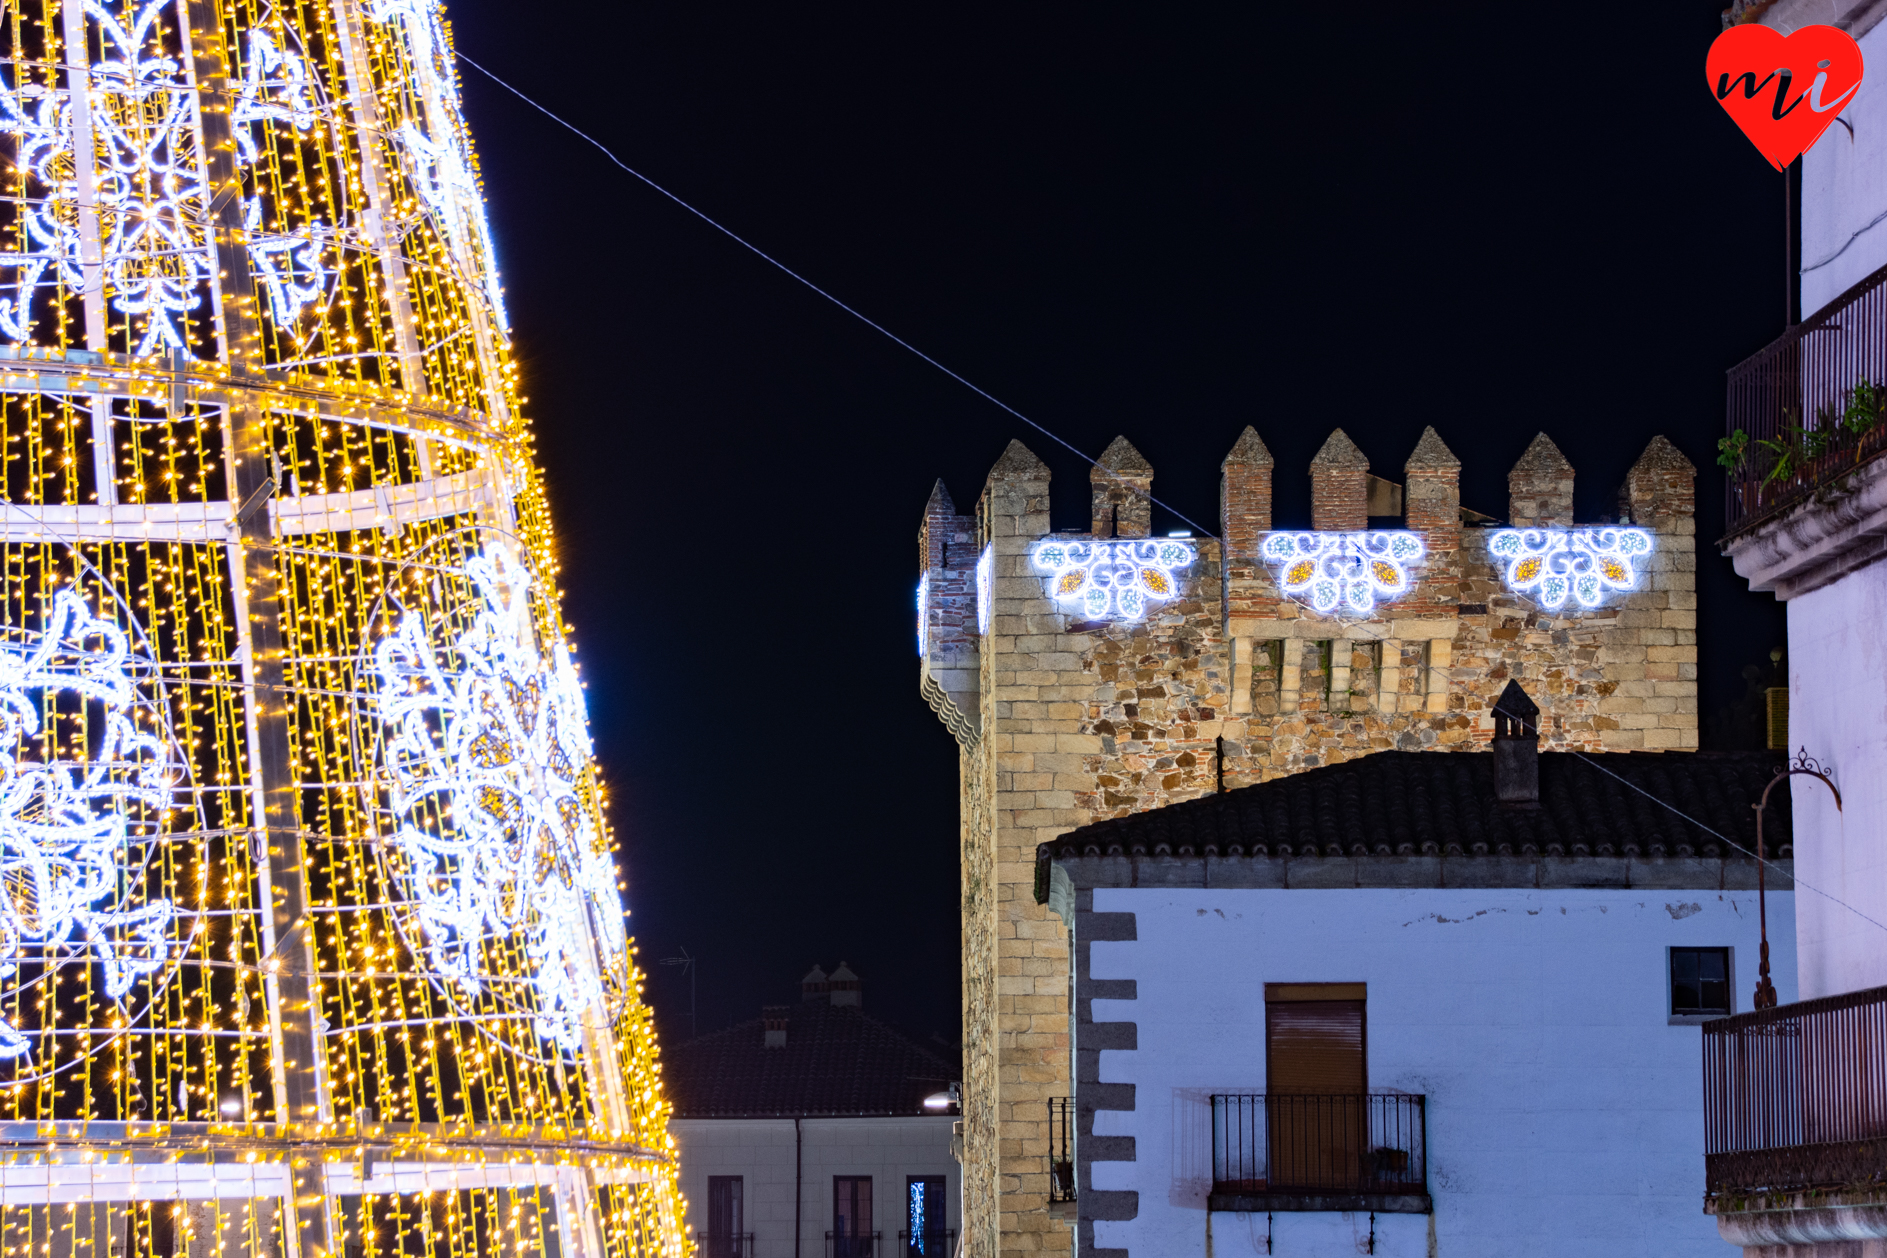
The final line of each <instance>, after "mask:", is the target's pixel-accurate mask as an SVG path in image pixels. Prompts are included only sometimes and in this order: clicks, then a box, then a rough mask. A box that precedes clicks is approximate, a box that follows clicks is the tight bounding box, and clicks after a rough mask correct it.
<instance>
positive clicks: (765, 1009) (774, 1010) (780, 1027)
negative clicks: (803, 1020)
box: [760, 1005, 789, 1048]
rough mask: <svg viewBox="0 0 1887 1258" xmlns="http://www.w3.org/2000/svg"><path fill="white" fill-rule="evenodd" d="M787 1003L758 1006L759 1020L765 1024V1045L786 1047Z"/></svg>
mask: <svg viewBox="0 0 1887 1258" xmlns="http://www.w3.org/2000/svg"><path fill="white" fill-rule="evenodd" d="M788 1008H789V1006H787V1005H762V1006H760V1020H761V1021H762V1022H764V1023H765V1024H766V1028H767V1038H766V1047H768V1048H785V1047H786V1011H787V1009H788Z"/></svg>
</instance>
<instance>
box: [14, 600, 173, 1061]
mask: <svg viewBox="0 0 1887 1258" xmlns="http://www.w3.org/2000/svg"><path fill="white" fill-rule="evenodd" d="M155 673H156V666H155V665H153V664H152V663H151V662H150V661H149V660H148V659H145V658H142V657H140V656H138V655H137V654H135V653H134V652H133V651H132V648H131V642H130V639H129V637H128V636H127V635H126V633H125V631H124V630H123V629H121V628H119V627H118V626H117V625H115V624H112V623H111V622H110V621H107V620H101V619H99V618H98V617H97V616H94V615H93V614H92V612H91V610H90V609H89V608H88V607H87V606H86V605H85V603H84V601H83V600H82V599H80V598H79V596H78V595H77V594H75V593H73V592H72V591H71V590H60V591H59V592H58V594H56V595H54V597H53V601H52V607H51V610H50V611H49V613H48V614H47V616H46V620H45V624H44V627H43V628H42V629H41V631H40V632H39V634H38V635H37V636H25V635H23V636H22V640H19V641H17V642H15V643H13V644H10V645H5V646H0V979H10V978H12V977H13V976H14V975H15V974H16V973H18V972H19V969H20V966H21V964H22V963H23V962H35V963H37V964H40V965H46V966H57V965H59V964H62V963H63V962H64V961H67V960H80V961H83V959H84V958H85V957H86V956H87V955H88V954H89V955H90V956H91V957H93V958H95V959H96V960H97V961H98V963H99V964H100V965H101V966H102V967H103V968H104V971H105V995H106V996H107V997H109V998H110V999H112V1000H121V999H122V998H123V997H124V996H125V995H126V994H127V993H128V992H130V990H131V987H132V985H133V984H134V983H136V982H137V980H138V979H140V978H144V977H148V976H150V975H152V974H155V973H156V972H157V971H158V970H160V969H162V968H163V967H164V965H165V963H166V961H167V960H168V956H169V938H170V928H171V923H172V921H173V920H174V919H175V917H176V909H175V907H174V906H173V905H172V904H171V902H170V901H169V900H164V899H147V898H145V897H144V896H143V894H142V890H143V889H142V885H141V883H142V870H141V869H140V865H141V864H142V858H143V856H144V854H145V853H146V852H148V849H149V845H150V844H151V843H152V842H153V841H154V838H155V833H156V830H157V827H158V826H159V825H160V824H161V822H162V821H163V819H164V817H165V814H166V812H167V810H169V809H170V808H171V807H172V805H173V804H174V802H175V788H176V782H177V778H178V776H179V769H178V766H177V763H176V759H175V756H174V755H173V752H172V749H171V747H170V745H169V743H168V741H167V740H166V739H165V738H164V737H162V736H161V734H160V732H156V729H154V728H147V729H140V728H139V722H138V720H137V719H134V718H135V717H137V716H139V715H140V714H141V716H142V718H143V720H144V723H145V724H146V725H148V726H151V727H157V728H161V723H162V717H161V714H159V713H158V711H157V710H156V709H155V708H154V707H153V706H152V705H151V704H150V703H149V702H148V701H147V700H145V699H144V698H143V697H142V696H140V694H139V693H138V686H139V682H140V680H146V681H148V680H149V679H150V678H151V677H152V676H153V675H154V674H155ZM88 710H89V711H90V712H93V713H102V716H103V720H102V727H89V728H88V722H87V712H88ZM31 1047H32V1038H31V1037H30V1036H29V1035H28V1034H27V1033H26V1032H25V1031H23V1030H22V1029H21V1028H20V1027H18V1026H15V1025H14V1024H13V1023H11V1022H9V1021H6V1020H4V1019H0V1059H4V1058H12V1057H18V1056H20V1055H21V1054H22V1053H25V1052H26V1051H27V1050H28V1049H30V1048H31Z"/></svg>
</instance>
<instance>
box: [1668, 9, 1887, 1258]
mask: <svg viewBox="0 0 1887 1258" xmlns="http://www.w3.org/2000/svg"><path fill="white" fill-rule="evenodd" d="M1883 17H1887V3H1883V2H1882V0H1859V2H1857V0H1832V2H1831V0H1812V2H1811V0H1779V2H1777V3H1774V4H1770V5H1754V4H1747V3H1742V2H1741V0H1739V3H1738V4H1737V5H1736V6H1735V7H1734V8H1733V9H1732V10H1731V13H1730V18H1731V20H1736V21H1756V22H1761V23H1762V24H1764V25H1767V26H1770V27H1772V28H1774V29H1776V30H1778V31H1780V32H1782V33H1783V34H1785V35H1786V34H1789V33H1791V32H1793V31H1796V30H1798V29H1800V28H1801V27H1804V26H1808V25H1814V24H1832V25H1835V26H1838V27H1840V28H1842V29H1844V30H1846V31H1847V32H1848V34H1850V35H1851V36H1853V37H1854V38H1855V39H1856V40H1857V41H1858V42H1859V44H1860V47H1861V52H1862V56H1863V58H1864V59H1865V60H1866V62H1867V63H1868V65H1869V66H1870V67H1871V68H1872V70H1873V73H1872V76H1871V77H1869V78H1865V79H1864V80H1863V81H1862V83H1861V85H1860V87H1859V89H1858V90H1857V91H1855V93H1854V95H1853V97H1852V98H1851V99H1850V100H1849V101H1848V103H1847V104H1846V105H1845V107H1844V108H1843V109H1842V110H1841V112H1840V115H1839V125H1835V126H1831V127H1829V129H1828V130H1827V131H1825V132H1824V133H1823V134H1822V136H1821V138H1820V139H1819V140H1818V141H1817V142H1816V143H1815V144H1814V145H1813V146H1812V147H1811V148H1810V149H1809V150H1808V151H1807V152H1806V153H1805V154H1803V156H1802V159H1801V161H1802V204H1801V233H1802V245H1801V264H1800V300H1801V307H1802V310H1803V311H1804V312H1805V314H1804V318H1803V320H1802V322H1801V323H1800V324H1799V325H1797V326H1795V327H1792V328H1790V329H1789V330H1788V331H1786V332H1785V333H1784V334H1783V335H1782V336H1781V337H1779V338H1778V339H1777V340H1776V341H1775V342H1773V343H1772V344H1771V345H1769V346H1767V347H1765V348H1764V349H1763V350H1762V351H1760V352H1759V353H1757V354H1755V355H1752V356H1751V357H1750V358H1749V359H1748V360H1746V361H1745V362H1743V363H1740V364H1738V365H1737V366H1736V367H1734V368H1733V369H1732V370H1731V371H1730V377H1729V406H1728V415H1727V422H1726V425H1725V428H1726V435H1725V445H1726V448H1728V449H1730V450H1733V451H1742V452H1743V453H1742V457H1741V460H1740V461H1738V460H1737V459H1736V458H1735V457H1732V458H1731V462H1732V463H1733V464H1734V465H1733V466H1731V467H1730V473H1729V493H1728V502H1729V511H1728V518H1727V520H1726V531H1725V535H1724V537H1723V540H1722V543H1721V546H1722V549H1723V551H1724V552H1725V553H1726V554H1727V555H1728V556H1729V557H1730V559H1731V560H1732V562H1733V563H1734V564H1735V567H1736V570H1737V572H1738V573H1739V574H1740V575H1742V576H1743V577H1745V578H1746V579H1748V581H1749V583H1750V588H1751V589H1753V590H1759V591H1768V592H1770V593H1773V594H1774V595H1775V596H1776V597H1777V598H1778V599H1781V600H1783V601H1784V602H1785V603H1786V604H1787V606H1788V644H1789V649H1788V674H1789V709H1788V741H1789V744H1790V746H1791V747H1792V748H1794V749H1796V750H1797V751H1798V752H1799V753H1801V754H1802V755H1803V756H1805V757H1806V759H1805V760H1804V761H1803V762H1802V765H1801V767H1803V768H1810V769H1814V770H1816V771H1817V773H1816V774H1809V773H1798V774H1796V775H1794V776H1792V777H1791V779H1790V782H1789V786H1788V789H1789V790H1790V792H1791V793H1792V795H1793V809H1794V822H1795V830H1796V834H1797V836H1798V837H1799V843H1798V844H1797V845H1796V865H1795V870H1796V873H1797V874H1798V875H1799V876H1800V879H1801V882H1800V886H1801V888H1802V894H1801V896H1800V900H1799V903H1798V912H1797V917H1796V928H1797V948H1796V957H1797V965H1798V967H1799V976H1800V981H1799V985H1798V990H1799V994H1800V997H1801V1000H1800V1002H1799V1003H1797V1004H1794V1005H1790V1004H1788V1003H1786V1002H1787V996H1786V994H1785V995H1784V997H1783V1000H1784V1002H1785V1003H1784V1004H1783V1005H1782V1006H1780V1007H1778V1008H1776V1009H1773V1010H1770V1011H1767V1012H1762V1013H1755V1014H1748V1015H1743V1016H1741V1017H1738V1018H1737V1019H1734V1020H1733V1022H1732V1024H1730V1025H1729V1026H1727V1027H1726V1028H1724V1029H1723V1031H1722V1032H1721V1033H1720V1037H1719V1038H1718V1040H1717V1042H1718V1044H1719V1047H1718V1048H1717V1049H1715V1050H1713V1051H1709V1052H1706V1055H1705V1058H1706V1060H1705V1089H1706V1098H1707V1103H1708V1104H1709V1105H1710V1106H1711V1107H1712V1110H1713V1113H1715V1114H1717V1115H1718V1116H1719V1117H1718V1119H1717V1120H1716V1121H1715V1122H1714V1123H1713V1125H1712V1127H1711V1128H1710V1130H1709V1132H1708V1133H1707V1148H1706V1154H1707V1159H1708V1165H1709V1178H1710V1194H1709V1197H1708V1199H1707V1208H1708V1209H1709V1210H1710V1211H1711V1212H1712V1213H1713V1214H1715V1215H1716V1217H1717V1221H1718V1225H1719V1227H1720V1229H1721V1233H1722V1236H1723V1238H1724V1239H1725V1240H1727V1241H1729V1242H1731V1243H1732V1244H1735V1245H1738V1246H1741V1247H1742V1248H1743V1250H1744V1253H1745V1255H1746V1256H1747V1258H1837V1256H1839V1258H1857V1256H1859V1255H1862V1254H1866V1255H1868V1256H1869V1258H1873V1256H1874V1255H1879V1254H1882V1253H1887V1192H1882V1191H1880V1190H1878V1189H1876V1188H1874V1187H1870V1185H1876V1184H1879V1183H1880V1182H1882V1180H1883V1179H1887V1145H1883V1143H1882V1137H1883V1136H1887V1119H1884V1118H1883V1116H1882V1114H1881V1112H1880V1103H1879V1101H1878V1099H1877V1093H1878V1091H1879V1089H1880V1087H1881V1083H1882V1080H1883V1079H1887V1045H1883V1044H1882V1042H1881V1041H1882V1039H1883V1037H1884V1036H1887V926H1884V925H1883V923H1887V853H1883V851H1882V847H1881V842H1880V835H1881V833H1882V832H1883V829H1884V828H1887V646H1883V641H1882V632H1881V626H1882V625H1883V624H1887V564H1883V563H1882V562H1881V560H1882V558H1883V556H1884V555H1887V542H1884V541H1883V539H1887V460H1883V459H1882V458H1881V457H1880V456H1881V455H1882V453H1883V452H1887V405H1884V403H1887V392H1883V388H1884V387H1887V83H1883V82H1882V81H1881V70H1880V67H1881V66H1883V65H1887V25H1883V24H1882V18H1883ZM1804 72H1805V73H1812V70H1809V69H1808V68H1807V67H1804ZM1802 81H1804V82H1806V80H1802ZM1777 793H1778V794H1779V793H1781V791H1780V788H1778V792H1777ZM1709 1042H1711V1040H1710V1038H1709V1037H1708V1036H1707V1043H1709ZM1778 1046H1783V1048H1784V1049H1785V1050H1786V1051H1780V1052H1778V1051H1775V1050H1776V1049H1777V1047H1778ZM1726 1252H1727V1251H1726Z"/></svg>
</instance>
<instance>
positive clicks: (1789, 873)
mask: <svg viewBox="0 0 1887 1258" xmlns="http://www.w3.org/2000/svg"><path fill="white" fill-rule="evenodd" d="M1573 754H1574V755H1575V756H1578V757H1579V758H1580V759H1581V760H1583V761H1585V762H1586V763H1587V764H1589V765H1591V766H1592V767H1593V768H1595V769H1597V770H1598V771H1599V772H1600V773H1603V774H1605V776H1607V777H1609V778H1615V779H1617V780H1618V781H1620V782H1623V783H1624V784H1625V785H1626V786H1629V787H1631V789H1633V790H1634V791H1637V792H1638V793H1639V794H1640V795H1643V796H1644V797H1645V798H1646V799H1648V800H1650V801H1651V802H1652V803H1654V804H1656V805H1658V806H1659V807H1660V808H1667V809H1669V810H1670V811H1672V812H1674V813H1676V814H1677V815H1678V816H1680V817H1682V818H1683V819H1684V820H1685V821H1688V822H1690V824H1692V825H1694V826H1696V827H1697V828H1698V829H1699V830H1702V831H1703V832H1704V833H1705V834H1708V835H1710V836H1712V837H1714V838H1716V839H1719V840H1721V841H1722V842H1724V843H1727V844H1729V845H1730V846H1731V847H1733V848H1735V849H1736V850H1737V851H1739V852H1741V853H1742V854H1743V855H1745V856H1749V857H1753V858H1754V859H1756V860H1759V861H1761V862H1762V863H1763V865H1764V867H1766V868H1769V869H1773V870H1775V871H1776V872H1777V873H1779V874H1781V875H1782V876H1783V877H1785V878H1787V879H1789V880H1790V881H1791V882H1792V883H1794V884H1795V885H1796V886H1798V887H1801V888H1802V889H1803V890H1805V891H1813V892H1814V893H1815V894H1816V895H1818V896H1820V897H1822V899H1824V900H1827V901H1829V902H1830V903H1832V904H1836V905H1839V906H1840V907H1842V908H1844V909H1846V910H1847V911H1848V912H1850V913H1852V914H1854V915H1855V916H1856V917H1858V918H1860V919H1861V920H1862V921H1864V922H1866V923H1867V924H1868V925H1870V926H1878V927H1880V929H1882V930H1887V923H1883V922H1879V921H1876V920H1875V919H1873V918H1871V917H1869V916H1868V915H1867V914H1865V913H1863V912H1861V910H1859V909H1857V908H1855V907H1854V906H1853V905H1852V904H1849V903H1848V902H1847V901H1846V900H1843V899H1841V898H1839V897H1838V896H1833V895H1830V894H1829V893H1828V892H1826V891H1823V890H1822V889H1821V888H1820V887H1814V886H1810V885H1809V884H1808V883H1806V882H1803V881H1802V880H1801V879H1800V878H1798V877H1796V875H1795V870H1794V869H1793V868H1791V869H1784V868H1782V866H1780V865H1778V864H1776V862H1774V861H1772V860H1770V859H1769V858H1768V857H1766V856H1757V855H1756V853H1754V852H1752V851H1750V850H1749V849H1748V848H1746V847H1744V846H1743V845H1742V844H1741V843H1738V842H1737V841H1736V840H1735V839H1732V838H1730V837H1729V836H1728V835H1726V834H1721V833H1719V832H1717V831H1716V830H1713V829H1711V828H1710V827H1709V826H1707V825H1705V824H1704V823H1703V822H1701V821H1699V820H1697V818H1695V817H1693V816H1691V815H1690V814H1689V813H1687V812H1685V811H1684V810H1683V809H1682V808H1679V807H1678V806H1677V805H1676V804H1673V803H1671V802H1670V801H1669V800H1664V799H1659V798H1658V797H1657V796H1656V795H1653V794H1652V793H1651V792H1650V791H1648V790H1646V789H1645V788H1644V787H1642V786H1640V785H1638V784H1637V783H1636V782H1634V781H1632V780H1631V779H1629V778H1625V777H1621V776H1619V775H1618V774H1616V773H1614V772H1612V771H1611V770H1610V769H1608V768H1606V767H1605V766H1604V765H1602V764H1600V763H1599V762H1598V761H1597V760H1594V759H1593V758H1592V757H1591V756H1589V755H1587V754H1586V753H1585V752H1583V751H1574V752H1573Z"/></svg>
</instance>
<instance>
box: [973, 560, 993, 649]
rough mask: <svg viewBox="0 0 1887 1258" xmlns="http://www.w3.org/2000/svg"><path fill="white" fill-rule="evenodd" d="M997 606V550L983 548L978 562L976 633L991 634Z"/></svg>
mask: <svg viewBox="0 0 1887 1258" xmlns="http://www.w3.org/2000/svg"><path fill="white" fill-rule="evenodd" d="M995 606H996V548H995V546H993V545H991V546H985V547H983V553H982V554H981V555H979V556H978V557H977V560H976V631H977V632H978V633H988V632H989V622H990V621H991V620H992V619H994V615H995Z"/></svg>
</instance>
